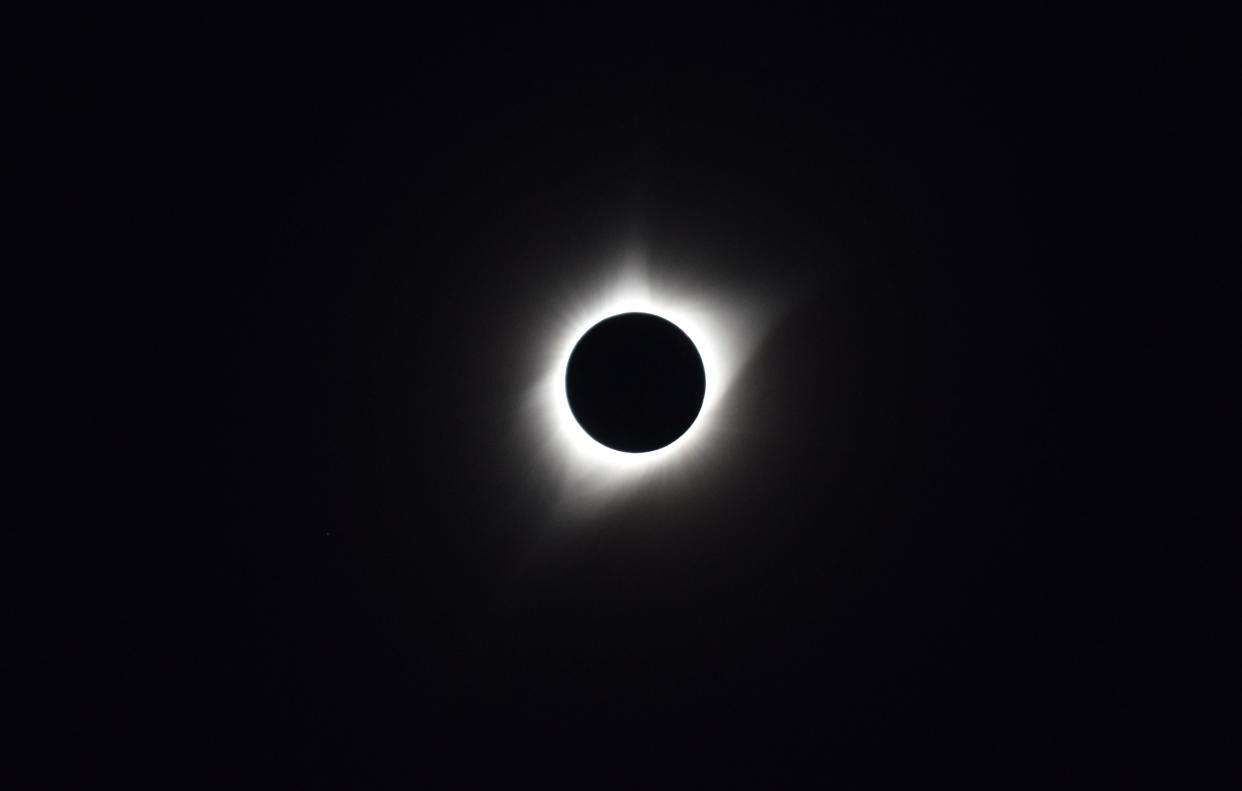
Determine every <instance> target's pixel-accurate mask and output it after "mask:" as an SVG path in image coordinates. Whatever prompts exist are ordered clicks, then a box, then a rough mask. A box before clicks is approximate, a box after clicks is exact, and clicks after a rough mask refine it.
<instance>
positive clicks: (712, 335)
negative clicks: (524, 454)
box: [534, 263, 755, 497]
mask: <svg viewBox="0 0 1242 791" xmlns="http://www.w3.org/2000/svg"><path fill="white" fill-rule="evenodd" d="M577 296H578V299H576V300H573V299H571V300H569V301H568V303H569V304H567V305H566V304H562V305H561V306H560V307H561V308H562V309H563V310H562V315H561V316H560V318H559V319H558V321H557V324H556V326H555V327H554V328H552V332H550V333H549V336H548V341H547V346H546V347H545V348H546V353H545V354H546V356H545V358H544V366H545V368H544V372H543V375H542V379H541V380H540V384H539V386H538V387H537V388H536V389H535V393H534V395H535V406H536V412H537V414H538V416H539V420H538V421H537V423H538V426H537V429H538V431H539V434H540V435H542V436H543V437H544V439H545V441H546V443H547V447H546V451H547V454H548V457H549V458H548V459H547V461H549V462H550V463H552V464H554V465H555V466H557V467H559V469H560V472H561V473H562V483H563V484H565V485H566V486H572V487H573V488H574V491H575V492H576V494H575V495H572V496H574V497H589V496H590V495H589V494H588V492H591V491H594V492H596V493H602V491H601V490H604V489H608V488H610V487H611V486H612V485H614V484H617V483H620V482H624V481H632V480H635V479H637V478H641V477H645V476H648V475H650V474H652V473H655V472H671V471H674V470H678V469H684V466H685V465H686V464H688V463H689V462H691V461H693V460H694V459H696V458H697V457H699V456H700V455H701V454H703V452H704V451H706V450H708V449H709V448H710V447H711V446H712V445H713V444H714V443H715V442H717V441H718V439H719V434H720V429H721V418H722V411H721V406H722V405H723V403H724V402H725V401H726V400H727V396H728V394H729V390H730V385H731V384H732V382H733V379H734V377H735V376H736V374H737V372H738V369H739V367H740V366H741V364H742V363H743V362H744V359H745V357H746V354H747V352H748V351H749V349H750V348H751V346H752V344H753V339H754V335H755V333H754V329H755V327H754V323H753V322H752V321H749V320H748V319H749V314H748V311H745V310H742V309H740V306H739V304H738V303H736V302H732V303H731V302H730V300H729V299H727V298H726V297H725V295H723V294H721V293H711V292H710V291H708V290H705V289H701V288H693V287H688V286H682V287H678V286H677V285H673V284H666V283H659V284H656V283H654V282H653V279H652V277H651V276H650V274H649V273H648V270H647V268H646V267H645V266H643V265H641V264H634V263H631V264H629V265H626V266H622V267H620V268H619V269H618V271H617V272H616V274H615V275H614V276H613V277H612V278H601V279H600V281H598V282H597V284H596V287H595V288H594V289H592V290H591V291H590V292H589V293H579V294H578V295H577ZM622 313H650V314H653V315H656V316H659V317H661V318H664V319H667V320H668V321H670V322H672V323H673V324H675V325H677V327H679V328H680V329H681V330H682V331H683V332H685V333H686V335H687V336H689V338H690V340H691V341H692V342H693V343H694V345H695V347H696V348H697V349H698V352H699V356H700V357H701V358H702V361H703V371H704V377H705V387H704V393H703V404H702V407H701V408H700V410H699V414H698V417H697V418H696V419H695V421H694V423H692V424H691V426H690V428H689V429H687V430H686V432H685V433H684V434H682V435H681V436H680V437H678V438H677V439H676V440H674V441H673V442H672V443H670V444H669V445H666V446H664V447H662V448H657V449H656V450H652V451H647V452H641V453H627V452H625V451H619V450H615V449H612V448H609V447H607V446H605V445H602V444H600V443H599V442H597V441H596V440H595V439H593V438H592V437H591V436H590V435H589V434H587V433H586V431H585V430H584V429H583V428H582V426H581V425H579V423H578V421H577V420H576V419H575V418H574V415H573V412H572V411H571V409H570V406H569V397H568V393H567V392H566V387H565V375H566V369H567V367H568V364H569V357H570V355H571V354H572V352H573V350H574V347H575V346H576V345H577V343H578V341H579V340H580V339H581V338H582V336H583V335H585V334H586V332H587V331H588V330H589V329H591V328H592V327H594V326H595V325H596V324H598V323H599V322H601V321H603V320H604V319H607V318H610V317H612V316H616V315H619V314H622Z"/></svg>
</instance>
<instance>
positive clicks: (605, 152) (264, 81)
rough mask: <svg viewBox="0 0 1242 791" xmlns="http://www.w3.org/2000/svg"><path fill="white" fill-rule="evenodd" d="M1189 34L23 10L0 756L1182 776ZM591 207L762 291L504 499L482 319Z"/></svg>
mask: <svg viewBox="0 0 1242 791" xmlns="http://www.w3.org/2000/svg"><path fill="white" fill-rule="evenodd" d="M1213 29H1219V22H1217V21H1213V20H1208V19H1192V18H1189V17H1188V16H1173V15H1171V14H1168V13H1165V12H1161V13H1151V12H1147V11H1143V10H1139V9H1133V8H1132V9H1129V10H1124V11H1117V10H1114V11H1110V12H1093V13H1081V12H1075V13H1064V14H1062V13H1052V12H1044V13H1035V12H1032V13H1031V14H1030V15H1027V14H1018V13H1013V14H1009V13H1005V14H1001V13H996V12H984V13H977V12H971V13H961V14H954V15H945V14H943V13H942V12H939V11H928V10H924V11H922V12H917V13H905V12H899V11H896V10H892V9H889V10H877V11H873V12H869V13H866V14H861V15H858V14H852V13H837V12H825V13H823V14H822V15H821V16H818V17H814V18H799V19H794V18H777V17H775V16H773V17H767V18H754V17H752V16H750V15H737V16H722V15H720V12H718V11H717V12H713V13H712V14H703V15H687V16H684V17H676V16H674V15H672V14H670V13H668V12H666V11H664V12H658V13H647V12H642V11H640V10H638V9H627V8H618V9H615V10H614V11H612V12H610V13H608V14H600V15H598V16H586V15H581V14H569V15H566V14H564V13H561V12H551V11H547V12H544V11H535V10H530V9H523V10H521V11H513V12H510V13H509V14H507V15H502V16H494V15H492V14H490V13H488V12H485V11H483V10H479V11H477V12H473V13H468V12H463V13H462V14H461V15H459V16H457V17H453V18H448V17H437V16H434V15H425V14H424V12H417V13H416V12H413V11H410V12H409V14H408V15H407V16H387V17H379V16H374V17H373V16H368V15H366V14H363V13H357V14H350V15H346V16H342V15H338V14H335V13H334V14H326V13H325V14H322V15H314V14H307V13H303V12H301V11H290V12H289V13H286V14H268V13H258V12H253V13H243V14H238V15H229V14H225V13H220V12H209V11H204V12H202V13H201V14H195V13H182V12H175V13H173V12H165V13H163V14H161V13H155V14H154V15H152V14H148V13H145V12H144V13H132V14H129V15H121V16H114V15H113V14H112V12H111V11H100V12H96V15H95V16H94V17H93V18H84V17H74V18H72V19H71V18H64V19H59V20H56V21H55V23H54V24H52V25H51V26H50V27H48V28H46V30H41V31H40V32H47V33H48V34H49V36H48V40H47V43H46V44H45V45H42V44H41V45H40V46H39V47H37V49H38V51H39V52H38V55H32V56H30V58H29V59H28V60H27V62H26V70H25V72H24V75H25V76H23V77H22V78H21V79H22V81H23V82H24V85H23V87H24V88H25V89H26V90H24V91H22V98H23V99H25V98H29V99H31V100H33V101H32V103H31V105H30V109H29V110H28V112H25V113H24V114H23V116H22V117H23V119H25V121H29V122H30V123H29V124H28V125H29V126H30V128H31V131H32V132H33V134H32V136H31V139H32V143H33V145H31V146H29V147H23V148H21V149H20V150H21V151H23V152H25V155H26V159H27V162H26V163H25V164H27V165H29V166H31V168H32V170H33V171H34V172H35V173H36V175H37V186H36V187H34V188H33V189H32V192H31V193H30V199H29V203H30V204H31V205H33V206H35V207H36V208H37V209H38V211H39V212H40V213H41V214H42V215H43V216H44V217H46V218H50V224H49V227H48V230H47V232H46V233H45V234H44V236H43V242H42V245H41V249H42V250H44V251H45V254H44V255H43V257H41V258H40V259H39V261H38V262H37V263H36V262H33V261H32V264H31V266H30V267H29V271H26V268H22V269H21V271H19V272H18V273H17V274H16V277H17V281H16V283H15V285H14V287H13V288H12V290H11V291H10V294H9V296H10V298H11V299H13V300H14V302H15V307H14V309H12V310H11V311H10V316H11V318H15V319H16V324H17V327H16V331H15V336H14V337H16V338H17V339H18V344H19V346H20V347H21V348H20V351H19V353H18V355H17V356H16V357H15V358H13V360H11V365H12V366H13V368H11V372H12V374H13V377H12V378H13V381H14V385H13V387H14V389H15V390H16V391H17V393H18V395H19V396H23V397H25V399H26V400H27V401H29V403H30V404H31V406H30V408H29V409H28V410H27V414H26V415H24V416H22V418H21V420H22V421H23V423H24V424H25V427H24V429H22V430H19V432H18V434H17V439H16V441H15V445H14V447H16V449H17V451H18V453H19V455H20V458H21V460H20V462H19V463H20V467H19V468H18V469H20V470H21V471H24V472H29V471H33V472H34V473H35V475H34V476H33V478H34V481H35V482H34V483H31V484H29V485H22V486H20V487H15V488H16V489H17V490H16V491H15V492H14V493H13V495H12V503H13V507H14V510H13V511H12V513H14V514H16V515H17V517H16V518H14V519H13V520H11V523H10V525H9V526H8V527H7V528H6V532H8V534H9V537H10V540H9V541H8V542H7V543H8V544H9V549H8V550H6V554H9V555H10V557H12V558H14V559H15V560H16V562H17V564H18V565H19V566H20V567H21V570H22V571H23V572H24V573H23V574H20V575H17V576H16V579H17V580H18V586H17V591H16V593H15V594H14V596H13V597H12V598H11V599H10V601H9V604H8V605H6V608H11V610H12V611H13V612H15V613H16V616H17V626H18V632H17V633H16V634H17V635H19V637H18V639H17V640H16V641H15V644H17V645H18V646H19V648H18V651H17V652H15V654H16V658H17V659H18V661H17V663H16V664H15V665H13V667H14V668H15V669H14V671H13V672H12V673H11V674H10V676H9V681H6V683H5V686H6V688H7V689H9V690H10V691H11V692H12V693H13V694H11V695H9V696H8V697H9V703H7V704H5V707H6V708H7V709H8V711H9V712H11V713H12V714H11V715H10V716H12V717H13V718H14V719H15V720H16V721H17V723H18V725H19V729H20V731H21V733H22V735H21V736H20V737H19V738H18V739H17V740H16V741H10V742H8V743H7V744H6V745H5V746H4V751H5V752H6V753H7V755H6V757H5V761H4V765H5V767H6V769H5V771H6V772H7V771H9V770H13V771H15V772H16V774H17V777H18V782H17V783H16V784H15V785H8V787H12V788H25V787H30V788H45V787H54V786H56V785H57V784H59V783H72V784H76V785H79V787H89V786H91V785H100V786H102V785H105V784H110V785H115V784H117V783H120V782H127V783H128V782H130V781H135V780H136V779H138V778H148V779H157V780H160V781H161V782H162V783H163V784H164V785H166V786H167V787H183V786H185V785H192V784H195V783H197V782H203V783H205V784H208V785H215V787H220V784H221V783H227V784H228V785H229V786H231V787H237V786H249V785H252V784H253V785H256V786H261V787H269V788H281V787H288V788H307V787H321V786H322V787H341V788H368V787H375V786H389V785H392V786H402V787H417V786H418V785H419V784H425V783H429V782H431V783H433V784H434V782H433V781H436V780H441V781H443V780H446V779H453V778H456V781H457V782H459V783H460V784H462V785H463V786H465V787H470V786H474V785H476V784H477V783H478V782H481V778H483V777H491V778H496V779H498V780H500V781H502V782H506V783H526V782H532V781H534V779H540V780H541V781H545V782H548V781H551V780H553V779H556V778H560V779H566V780H572V781H574V782H575V785H576V786H577V787H584V788H589V787H593V786H595V785H599V784H607V783H610V782H616V783H620V784H623V785H629V786H630V787H640V786H638V783H640V782H641V787H651V786H661V785H665V784H671V783H674V782H676V781H678V779H679V778H680V779H682V780H684V781H686V782H689V783H690V785H692V786H694V785H698V784H706V783H708V782H710V781H713V779H714V778H722V779H729V778H731V779H734V780H744V781H745V782H746V784H748V785H751V786H753V787H771V786H783V785H789V786H794V787H806V786H809V785H811V783H812V781H814V782H822V783H827V784H830V785H836V786H839V787H847V788H852V787H859V788H862V787H893V784H895V783H897V782H909V781H911V780H928V779H932V778H954V779H955V781H956V782H964V783H970V782H978V783H981V784H986V785H987V786H988V787H999V788H1010V787H1041V788H1048V787H1067V786H1069V787H1093V788H1101V787H1119V786H1124V787H1148V786H1150V787H1171V786H1170V784H1172V786H1176V787H1187V788H1215V787H1222V788H1223V787H1226V785H1227V784H1226V782H1225V776H1224V774H1222V767H1223V764H1222V763H1220V762H1219V761H1218V759H1219V758H1220V757H1221V756H1222V755H1223V754H1224V751H1225V750H1226V748H1227V747H1229V746H1231V745H1232V744H1233V743H1234V742H1236V735H1237V734H1236V732H1233V733H1232V735H1230V732H1229V731H1228V729H1225V728H1221V727H1219V725H1209V723H1210V722H1211V721H1212V718H1213V717H1214V716H1216V715H1226V714H1230V712H1231V711H1232V710H1231V709H1228V708H1227V707H1226V705H1225V703H1224V701H1225V690H1224V687H1225V686H1229V685H1225V684H1223V679H1224V678H1225V674H1224V673H1223V672H1222V671H1224V669H1225V668H1226V667H1227V665H1228V663H1227V661H1226V659H1225V657H1224V656H1223V654H1222V652H1223V648H1222V642H1223V641H1222V637H1221V635H1222V634H1225V633H1228V632H1230V631H1236V613H1234V614H1233V615H1228V614H1227V613H1229V612H1230V611H1229V610H1228V609H1227V607H1226V605H1225V603H1224V602H1225V601H1226V592H1227V590H1228V588H1229V587H1231V586H1230V585H1229V578H1230V577H1232V576H1233V575H1234V574H1235V573H1236V572H1235V571H1234V569H1235V568H1236V564H1235V563H1234V562H1233V560H1232V559H1231V557H1230V555H1229V553H1226V552H1224V551H1223V549H1224V540H1225V537H1226V535H1227V534H1228V533H1230V532H1232V531H1233V530H1236V521H1234V520H1233V519H1232V517H1231V516H1230V515H1229V514H1230V511H1229V510H1227V509H1218V508H1216V507H1215V505H1214V504H1215V503H1219V502H1222V501H1224V500H1225V498H1233V499H1236V494H1234V493H1233V492H1234V490H1235V489H1236V471H1237V469H1236V462H1237V458H1236V445H1234V444H1232V442H1231V441H1227V440H1225V439H1223V437H1225V436H1227V434H1226V429H1227V426H1229V425H1230V424H1232V423H1234V422H1236V417H1233V416H1234V415H1235V414H1236V403H1237V402H1236V399H1231V398H1229V397H1228V396H1227V394H1228V392H1231V391H1222V390H1221V385H1220V384H1219V381H1221V380H1223V377H1224V375H1225V374H1226V373H1227V371H1228V369H1229V368H1230V367H1231V366H1232V365H1233V364H1234V362H1233V359H1232V358H1233V356H1235V355H1236V352H1235V353H1234V354H1231V353H1229V351H1228V350H1230V349H1235V348H1236V341H1237V339H1238V334H1239V333H1238V329H1239V327H1238V319H1237V317H1236V310H1237V299H1236V297H1237V294H1236V292H1235V291H1231V290H1229V289H1227V288H1224V287H1223V285H1222V284H1220V283H1218V282H1217V279H1218V277H1219V271H1220V269H1221V267H1222V266H1223V264H1225V263H1226V261H1227V260H1228V259H1227V256H1226V249H1232V247H1231V248H1226V247H1225V245H1224V244H1223V243H1220V242H1217V241H1215V238H1216V237H1215V234H1219V233H1221V232H1223V231H1224V228H1225V223H1226V222H1227V221H1232V220H1233V219H1234V218H1235V216H1236V210H1237V208H1238V205H1237V189H1236V184H1232V183H1231V184H1228V186H1226V185H1225V179H1223V178H1222V176H1223V172H1222V171H1223V159H1222V158H1221V156H1220V152H1219V150H1218V149H1219V145H1220V143H1221V142H1222V141H1226V140H1227V138H1228V135H1227V134H1226V133H1225V131H1224V130H1223V128H1222V125H1223V124H1224V119H1225V118H1226V116H1227V115H1228V112H1227V110H1228V109H1229V105H1230V104H1236V98H1234V97H1233V96H1232V93H1231V92H1230V91H1224V90H1220V91H1218V88H1217V86H1219V85H1220V84H1221V83H1222V82H1225V83H1227V82H1228V81H1227V80H1221V79H1220V78H1221V77H1222V75H1227V74H1228V73H1229V72H1228V71H1226V70H1225V65H1226V60H1227V58H1226V54H1227V53H1226V52H1225V51H1224V50H1223V49H1222V48H1221V47H1220V46H1219V44H1218V42H1214V41H1212V40H1211V39H1212V38H1213V37H1212V36H1210V35H1205V33H1209V32H1210V31H1212V30H1213ZM1233 93H1236V83H1235V84H1234V91H1233ZM1230 145H1231V146H1232V147H1233V148H1234V149H1235V150H1236V143H1233V144H1230ZM635 241H637V242H639V243H641V245H642V246H643V248H644V249H645V250H647V251H649V252H650V255H651V257H652V259H653V260H655V261H666V262H688V263H687V264H686V265H687V266H688V267H689V269H690V270H691V272H692V274H693V275H694V276H695V277H696V278H698V279H699V280H700V281H701V282H706V283H727V284H729V286H730V287H731V288H735V289H742V290H743V292H746V291H747V290H751V289H753V292H754V293H755V294H768V293H781V294H784V295H785V298H784V299H783V302H782V303H781V304H780V306H779V310H775V309H774V310H773V311H772V317H771V318H772V320H771V321H770V322H769V326H768V327H767V329H766V331H765V332H764V334H763V336H762V338H758V339H757V340H756V342H757V347H756V349H755V351H754V353H753V355H752V356H751V358H750V361H749V364H748V365H747V366H746V367H745V369H744V370H743V372H742V373H741V376H740V378H739V381H738V383H737V387H738V388H739V390H738V392H744V393H745V394H746V398H745V399H744V405H743V406H742V407H739V408H738V410H737V411H736V414H735V415H734V416H733V419H734V421H735V429H736V436H734V438H733V439H732V440H731V442H730V443H729V444H728V452H727V454H726V453H724V452H723V451H722V453H721V454H720V458H711V459H709V460H707V461H703V460H695V461H696V463H698V464H699V467H698V468H694V469H688V470H686V471H685V475H684V477H678V478H677V479H676V480H671V481H667V482H665V483H664V484H663V485H653V486H649V487H639V488H637V489H635V490H633V491H632V492H627V493H626V494H625V495H624V496H622V497H619V498H618V499H617V500H616V501H615V502H614V503H612V505H611V506H610V507H608V508H605V509H600V510H597V511H595V512H593V513H591V514H589V515H587V516H583V517H582V518H581V520H580V523H578V524H575V525H574V526H573V529H571V530H561V531H559V532H556V533H555V537H554V538H549V537H548V536H549V530H548V523H549V518H550V517H549V513H550V511H551V508H550V505H549V503H550V499H551V497H552V495H551V493H550V492H551V488H552V487H551V486H550V481H551V476H550V474H548V473H547V472H546V470H544V469H543V468H541V467H540V466H539V464H538V463H537V449H536V448H535V447H533V446H532V445H531V443H530V441H529V432H528V431H527V429H528V428H529V427H528V426H524V425H522V424H521V421H523V420H524V419H525V418H524V417H523V416H522V414H523V413H522V412H521V411H520V410H519V409H517V408H516V407H515V403H516V399H517V398H518V397H520V395H521V392H522V387H523V386H524V383H525V382H527V381H528V380H529V377H530V376H532V371H531V370H530V364H529V358H530V355H532V354H537V353H539V352H540V351H541V350H538V349H535V350H532V349H530V348H527V347H528V346H530V344H531V343H532V342H533V341H532V338H534V337H535V336H534V333H533V332H532V331H531V329H530V328H531V327H533V326H537V325H539V323H540V322H546V321H548V320H549V318H548V316H547V314H548V313H549V310H550V307H549V306H552V310H554V309H555V306H556V305H557V300H558V299H562V298H564V296H565V295H566V293H567V290H569V289H572V288H575V287H578V286H579V285H580V283H581V281H582V277H583V272H584V271H585V272H589V271H591V269H590V268H591V267H595V266H600V265H601V262H602V261H604V259H606V258H607V257H608V256H610V255H613V254H614V253H615V252H616V250H618V249H619V246H623V245H624V244H627V243H630V242H635ZM1234 255H1236V251H1235V252H1234ZM574 262H582V263H581V265H578V264H575V263H574ZM1235 395H1236V393H1235ZM1230 401H1232V403H1230ZM1229 462H1233V463H1234V464H1233V466H1232V468H1231V466H1230V464H1229ZM1231 472H1232V473H1234V474H1230V473H1231ZM6 650H10V651H11V649H6ZM10 682H11V683H10ZM6 694H7V693H6ZM1230 716H1232V714H1230ZM1218 722H1222V721H1218ZM6 785H7V784H6ZM478 787H485V786H478Z"/></svg>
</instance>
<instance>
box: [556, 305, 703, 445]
mask: <svg viewBox="0 0 1242 791" xmlns="http://www.w3.org/2000/svg"><path fill="white" fill-rule="evenodd" d="M705 386H706V377H705V375H704V372H703V359H702V358H701V357H700V356H699V350H698V349H696V348H695V346H694V342H693V341H691V340H690V338H689V336H687V335H686V333H684V332H682V331H681V330H680V329H679V328H678V327H677V325H675V324H673V323H672V322H670V321H667V320H666V319H662V318H660V317H659V316H653V315H651V314H650V313H623V314H621V315H619V316H612V317H611V318H607V319H604V320H603V321H601V322H600V323H598V324H596V325H595V326H594V327H592V328H591V329H589V330H587V333H586V334H585V335H583V336H582V338H580V339H579V340H578V344H577V345H576V346H575V347H574V350H573V353H572V354H571V355H570V356H569V365H568V368H567V370H566V372H565V391H566V394H567V395H568V397H569V408H570V410H572V411H573V413H574V418H575V419H577V421H578V423H579V425H581V426H582V428H583V429H584V430H585V431H586V433H587V434H589V435H591V437H592V438H593V439H595V441H597V442H599V443H600V444H601V445H606V446H607V447H610V448H613V449H614V450H620V451H625V452H627V453H644V452H646V451H652V450H656V449H658V448H662V447H664V446H665V445H668V444H670V443H671V442H673V440H675V439H677V438H678V437H680V436H681V435H682V434H684V433H686V429H688V428H690V426H691V424H693V423H694V419H695V418H696V417H698V414H699V409H700V408H701V407H702V406H703V392H704V388H705Z"/></svg>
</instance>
